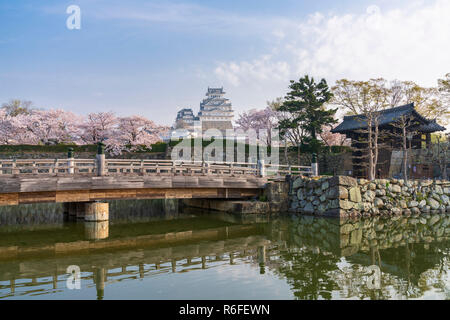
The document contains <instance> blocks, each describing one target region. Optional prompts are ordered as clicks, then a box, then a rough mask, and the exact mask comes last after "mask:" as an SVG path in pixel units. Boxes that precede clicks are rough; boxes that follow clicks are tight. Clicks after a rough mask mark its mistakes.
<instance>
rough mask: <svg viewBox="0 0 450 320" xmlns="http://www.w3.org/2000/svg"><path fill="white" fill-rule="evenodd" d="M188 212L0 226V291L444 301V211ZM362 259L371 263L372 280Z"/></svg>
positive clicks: (447, 281) (3, 294)
mask: <svg viewBox="0 0 450 320" xmlns="http://www.w3.org/2000/svg"><path fill="white" fill-rule="evenodd" d="M194 213H195V212H192V211H191V212H187V213H185V214H177V215H176V218H173V216H172V218H170V219H167V218H162V219H161V218H160V219H154V218H152V219H147V218H146V219H136V220H135V222H132V221H130V219H125V220H124V219H116V220H113V221H110V222H109V223H108V222H106V223H89V224H88V223H84V222H76V223H66V224H63V225H59V224H57V225H55V226H54V227H53V228H52V227H50V226H48V225H47V227H46V229H29V228H28V229H27V228H24V229H23V230H19V229H17V228H14V229H11V228H9V227H0V298H21V297H25V298H32V297H35V296H38V297H40V298H43V297H46V298H87V297H91V298H93V296H92V295H91V294H89V295H87V294H88V293H89V292H92V290H94V291H95V298H97V299H103V298H124V299H126V298H133V299H139V298H140V299H147V298H155V299H161V298H186V299H191V298H203V299H210V298H219V299H230V298H246V297H247V298H267V299H278V298H298V299H404V298H407V299H412V298H434V299H448V298H449V297H450V295H449V287H450V278H449V273H448V267H449V260H448V254H449V236H450V226H449V221H450V216H449V215H429V216H419V217H394V218H390V219H388V218H367V219H359V220H337V219H325V218H316V217H301V218H298V217H284V218H283V217H278V218H271V219H269V218H268V217H258V219H257V220H258V221H256V220H255V217H250V218H249V217H237V216H234V215H224V214H220V215H215V214H212V213H205V212H203V213H201V212H196V214H194ZM143 220H144V221H143ZM70 265H77V266H79V267H80V269H81V275H80V276H81V284H82V289H81V290H79V292H80V293H79V295H76V294H77V293H76V292H75V291H77V290H73V291H71V290H68V289H67V286H66V281H67V278H68V274H67V267H68V266H70ZM373 265H376V266H377V267H378V268H380V270H381V277H380V283H379V287H375V288H374V287H373V286H370V285H368V283H369V281H370V277H371V273H370V270H369V267H370V266H373ZM175 275H176V276H175ZM136 281H138V282H136ZM219 283H220V286H218V284H219Z"/></svg>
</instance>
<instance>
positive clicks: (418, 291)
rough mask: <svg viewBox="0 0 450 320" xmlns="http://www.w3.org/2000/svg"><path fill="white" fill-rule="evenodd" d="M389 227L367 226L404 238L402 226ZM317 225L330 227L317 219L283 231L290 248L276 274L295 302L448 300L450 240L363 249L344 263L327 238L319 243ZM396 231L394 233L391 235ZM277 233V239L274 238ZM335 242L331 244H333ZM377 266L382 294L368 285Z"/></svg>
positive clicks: (282, 256)
mask: <svg viewBox="0 0 450 320" xmlns="http://www.w3.org/2000/svg"><path fill="white" fill-rule="evenodd" d="M372 222H373V224H372ZM386 222H387V221H386V220H384V219H383V220H378V219H372V220H371V224H367V223H366V224H365V225H370V226H371V228H372V227H373V228H376V227H377V226H376V224H377V223H383V224H384V228H383V232H384V233H392V232H394V231H395V232H402V231H401V230H399V229H398V228H399V226H398V225H397V224H390V223H386ZM314 224H319V225H320V226H321V227H322V228H323V227H324V225H325V223H324V222H323V221H320V222H319V219H315V220H314V221H313V222H312V223H311V222H308V223H307V224H306V225H307V228H305V227H302V228H299V223H298V220H297V219H296V220H295V221H291V222H289V226H283V229H284V230H288V231H285V233H288V235H287V236H284V238H286V239H288V241H287V242H288V245H287V248H286V249H285V250H281V251H280V252H279V257H280V260H281V261H280V263H278V265H276V270H275V273H276V274H278V275H279V276H281V277H283V278H286V280H287V282H288V283H289V285H290V286H291V288H292V291H293V292H294V295H295V297H297V298H299V299H331V298H337V297H339V298H344V299H345V298H357V299H406V298H421V297H424V296H425V295H426V294H430V293H432V294H434V296H433V295H432V296H433V297H435V298H441V299H442V298H445V296H442V293H444V294H447V296H448V293H445V292H448V287H449V280H448V279H449V273H448V269H449V266H450V262H449V260H448V254H449V253H450V249H449V241H448V240H445V239H443V240H444V241H442V242H437V241H434V242H430V243H421V242H419V243H409V242H406V243H404V244H398V243H392V244H391V245H390V247H385V246H384V247H383V249H381V247H379V246H378V245H374V246H371V247H370V248H368V249H367V250H366V249H364V250H363V249H360V251H359V252H356V253H353V254H352V255H350V256H346V257H341V254H340V253H338V252H335V251H334V250H333V249H332V248H330V247H329V246H326V245H324V243H325V242H324V241H323V238H325V236H322V239H321V237H317V232H315V231H314V230H317V229H318V228H315V227H314V226H313V225H314ZM403 224H404V227H405V230H410V231H411V230H412V229H413V228H412V227H411V225H409V224H408V223H407V222H404V223H403ZM278 225H280V224H279V222H277V226H278ZM361 225H364V224H361ZM391 226H392V228H394V229H392V230H390V227H391ZM435 227H437V225H435ZM371 228H369V229H371ZM421 228H422V227H421ZM273 229H274V228H272V230H271V234H272V235H273V234H275V232H274V231H275V230H273ZM308 229H309V230H310V232H309V233H308V232H307V231H308ZM369 229H367V230H369ZM435 229H436V230H437V228H435ZM367 230H365V231H364V232H367ZM372 230H373V229H372ZM377 230H381V228H378V229H377ZM420 230H421V232H423V233H427V232H428V231H427V230H425V229H420ZM407 232H409V231H406V233H407ZM406 233H405V234H406ZM330 239H332V238H329V239H328V240H330ZM338 239H339V238H337V240H338ZM406 239H412V238H410V237H406ZM373 265H376V266H378V267H379V268H380V270H381V279H380V280H381V283H380V288H379V289H370V287H368V285H367V284H368V277H369V275H370V272H369V271H368V267H369V266H373ZM447 298H448V297H447Z"/></svg>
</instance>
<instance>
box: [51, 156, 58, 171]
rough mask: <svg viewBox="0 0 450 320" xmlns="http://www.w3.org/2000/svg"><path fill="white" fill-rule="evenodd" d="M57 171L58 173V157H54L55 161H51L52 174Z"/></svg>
mask: <svg viewBox="0 0 450 320" xmlns="http://www.w3.org/2000/svg"><path fill="white" fill-rule="evenodd" d="M49 171H50V170H49ZM49 173H50V172H49ZM57 173H58V159H55V161H54V162H53V174H57Z"/></svg>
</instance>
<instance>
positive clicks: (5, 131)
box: [0, 109, 16, 144]
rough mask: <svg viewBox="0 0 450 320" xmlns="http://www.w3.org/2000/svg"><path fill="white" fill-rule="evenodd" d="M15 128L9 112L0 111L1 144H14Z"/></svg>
mask: <svg viewBox="0 0 450 320" xmlns="http://www.w3.org/2000/svg"><path fill="white" fill-rule="evenodd" d="M15 129H16V128H15V127H14V124H13V123H12V121H11V116H9V115H8V113H7V111H6V110H4V109H0V144H13V143H14V141H15Z"/></svg>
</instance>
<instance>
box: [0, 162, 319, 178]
mask: <svg viewBox="0 0 450 320" xmlns="http://www.w3.org/2000/svg"><path fill="white" fill-rule="evenodd" d="M97 170H98V165H97V160H95V159H16V160H10V159H7V160H1V159H0V175H19V174H20V175H22V174H32V175H36V174H47V175H49V174H52V175H58V174H62V175H64V174H87V175H92V174H96V173H97ZM105 174H106V175H117V174H141V175H152V174H155V175H233V176H234V175H254V176H258V175H259V176H269V177H271V176H285V175H312V169H311V167H308V166H289V165H275V164H264V163H261V162H259V163H253V162H214V161H179V160H147V159H145V160H140V159H106V160H105Z"/></svg>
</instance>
